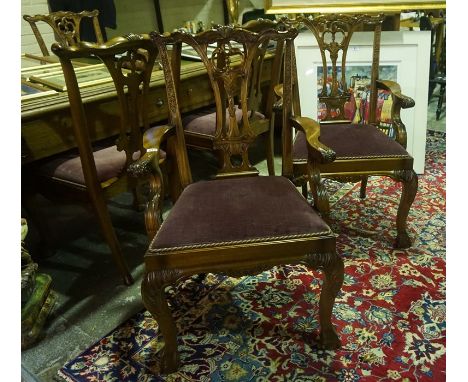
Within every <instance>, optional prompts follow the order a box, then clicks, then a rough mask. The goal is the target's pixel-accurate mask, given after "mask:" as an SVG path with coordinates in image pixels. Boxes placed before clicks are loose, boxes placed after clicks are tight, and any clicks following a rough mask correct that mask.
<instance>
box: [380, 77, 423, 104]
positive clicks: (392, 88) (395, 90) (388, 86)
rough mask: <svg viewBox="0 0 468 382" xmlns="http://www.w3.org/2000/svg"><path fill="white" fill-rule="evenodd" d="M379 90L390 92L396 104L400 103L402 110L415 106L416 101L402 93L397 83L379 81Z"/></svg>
mask: <svg viewBox="0 0 468 382" xmlns="http://www.w3.org/2000/svg"><path fill="white" fill-rule="evenodd" d="M377 89H381V90H388V91H389V92H390V93H392V96H393V100H394V102H399V103H400V105H401V108H402V109H408V108H410V107H413V106H414V105H415V102H414V99H412V98H411V97H408V96H406V95H404V94H402V93H401V88H400V85H399V84H398V83H396V82H395V81H389V80H377Z"/></svg>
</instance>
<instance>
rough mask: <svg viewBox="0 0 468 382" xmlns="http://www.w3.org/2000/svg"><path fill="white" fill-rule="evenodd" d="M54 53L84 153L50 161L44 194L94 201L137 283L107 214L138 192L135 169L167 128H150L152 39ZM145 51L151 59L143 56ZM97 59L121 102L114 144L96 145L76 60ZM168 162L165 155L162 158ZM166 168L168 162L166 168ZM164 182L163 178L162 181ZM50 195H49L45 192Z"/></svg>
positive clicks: (125, 273)
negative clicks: (110, 202) (111, 201)
mask: <svg viewBox="0 0 468 382" xmlns="http://www.w3.org/2000/svg"><path fill="white" fill-rule="evenodd" d="M52 51H53V52H54V53H55V54H56V55H57V56H58V57H59V59H60V62H61V65H62V70H63V73H64V76H65V82H66V87H67V92H68V98H69V102H70V110H71V117H72V122H73V132H74V136H75V140H76V144H77V146H78V150H79V154H77V153H75V152H74V151H73V152H67V153H64V154H59V155H58V156H56V157H54V158H50V159H48V160H47V161H46V162H45V163H43V164H41V166H40V168H39V169H38V174H39V178H38V180H39V181H40V184H41V186H42V188H41V189H42V190H43V192H45V191H47V192H48V193H49V194H50V195H53V196H59V197H61V198H64V197H67V198H70V197H71V198H73V200H79V199H82V197H83V196H85V197H86V199H88V200H89V199H90V201H91V204H92V206H93V208H94V211H95V214H96V216H97V218H98V221H99V224H100V227H101V230H102V233H103V235H104V237H105V240H106V241H107V244H108V245H109V247H110V249H111V252H112V255H113V257H114V260H115V262H116V263H117V266H118V268H119V271H120V273H121V275H122V277H123V280H124V282H125V284H127V285H129V284H131V283H132V282H133V280H132V276H131V274H130V272H129V270H128V267H127V265H126V262H125V260H124V257H123V255H122V250H121V247H120V244H119V241H118V239H117V236H116V233H115V230H114V227H113V225H112V221H111V218H110V215H109V211H108V209H107V205H106V200H107V199H108V198H110V197H113V196H115V195H117V194H119V193H121V192H124V191H127V190H134V189H135V188H136V183H137V181H139V179H138V178H137V177H136V176H131V174H128V171H127V168H128V167H129V166H130V165H131V166H132V168H133V170H134V172H135V174H133V175H141V174H143V173H144V174H145V175H148V176H150V175H151V174H150V173H145V172H144V171H143V170H144V168H145V165H144V163H146V161H151V158H152V157H153V156H154V154H153V153H152V152H151V150H147V148H149V147H151V144H152V141H153V140H154V139H157V137H158V136H159V135H160V134H164V132H165V128H164V127H153V128H149V122H148V118H147V115H148V109H149V107H148V106H149V105H148V92H149V82H150V79H151V74H152V70H153V66H154V62H155V59H156V53H157V52H156V49H155V47H154V45H153V44H152V42H151V40H150V39H149V36H148V35H128V36H125V37H116V38H114V39H112V40H109V41H108V42H106V43H104V44H101V45H99V44H95V43H88V42H81V43H78V44H77V45H74V46H66V45H60V44H57V43H54V44H53V45H52ZM143 52H144V53H145V54H143ZM85 57H94V58H98V59H100V60H101V61H102V62H103V64H104V66H105V67H106V68H107V70H108V71H109V76H110V78H111V84H112V85H110V86H109V91H115V92H116V93H117V98H118V105H119V107H118V113H117V115H113V114H112V111H110V113H109V118H108V120H107V123H114V124H116V125H117V126H119V127H118V131H119V134H118V138H117V140H116V143H115V144H114V145H106V146H104V145H101V146H99V142H97V143H96V142H92V141H91V137H90V136H91V134H90V131H89V130H88V129H92V128H93V126H89V124H88V121H87V117H86V105H85V104H84V102H83V98H82V94H81V92H80V91H81V89H80V87H79V84H78V81H77V74H76V73H75V67H74V66H73V64H72V60H74V59H77V58H85ZM160 157H161V162H163V161H164V157H165V153H163V155H161V156H160ZM162 164H163V163H162ZM158 180H159V177H158ZM44 190H45V191H44Z"/></svg>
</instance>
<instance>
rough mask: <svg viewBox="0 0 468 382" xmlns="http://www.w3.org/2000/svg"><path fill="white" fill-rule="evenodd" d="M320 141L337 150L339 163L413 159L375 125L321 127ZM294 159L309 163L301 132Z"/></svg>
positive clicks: (297, 138) (332, 125)
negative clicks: (356, 160)
mask: <svg viewBox="0 0 468 382" xmlns="http://www.w3.org/2000/svg"><path fill="white" fill-rule="evenodd" d="M319 140H320V142H322V143H323V144H324V145H326V146H328V147H330V148H331V149H332V150H333V151H335V153H336V159H338V160H339V159H350V158H353V159H364V158H369V159H370V158H377V157H378V158H383V157H389V158H398V157H401V158H409V157H410V155H409V154H408V153H407V151H406V150H405V149H404V148H403V147H402V146H401V145H400V144H399V143H398V142H396V141H395V140H393V139H391V138H389V137H388V136H386V135H385V134H384V133H382V132H381V131H380V130H379V129H378V128H376V127H374V126H372V125H355V124H353V125H347V124H336V125H335V124H331V125H321V126H320V139H319ZM293 160H294V161H307V142H306V139H305V134H304V133H303V132H302V131H299V132H298V133H297V134H296V137H295V140H294V146H293Z"/></svg>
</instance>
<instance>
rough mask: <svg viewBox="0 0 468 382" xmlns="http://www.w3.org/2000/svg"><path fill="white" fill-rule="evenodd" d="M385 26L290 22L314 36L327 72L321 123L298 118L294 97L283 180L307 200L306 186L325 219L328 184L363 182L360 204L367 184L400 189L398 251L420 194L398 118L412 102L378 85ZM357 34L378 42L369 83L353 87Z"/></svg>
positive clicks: (352, 21) (332, 20) (357, 19)
mask: <svg viewBox="0 0 468 382" xmlns="http://www.w3.org/2000/svg"><path fill="white" fill-rule="evenodd" d="M382 21H383V16H379V15H374V16H369V15H357V16H355V15H336V14H327V15H319V16H315V17H313V18H312V17H305V16H299V17H297V18H296V19H295V20H294V21H292V23H293V24H294V25H297V24H300V25H303V26H306V27H307V28H308V29H309V30H310V31H312V33H313V35H314V36H315V38H316V39H317V42H318V45H319V48H320V53H321V57H322V63H323V64H322V72H321V73H322V76H321V77H319V79H318V83H319V85H320V86H319V90H318V101H319V105H318V110H319V113H318V114H319V116H318V119H319V122H317V121H315V120H313V119H310V118H305V117H301V116H300V105H299V100H298V99H297V96H296V97H295V99H294V101H295V107H294V108H293V109H294V113H292V114H291V118H290V119H289V120H288V123H289V126H290V129H286V131H287V134H288V137H287V138H286V140H285V141H284V142H285V143H286V147H284V148H283V150H284V153H285V155H286V156H291V157H292V161H290V160H288V159H286V162H285V165H284V166H283V175H285V176H287V177H289V178H291V179H293V181H294V183H295V184H296V185H298V186H302V187H303V193H304V194H305V195H306V194H307V183H309V185H310V190H311V193H312V196H313V200H314V205H315V208H316V209H318V210H319V211H320V212H321V213H322V214H323V216H324V217H327V216H328V214H329V212H330V205H329V200H328V194H327V190H326V187H325V185H324V182H323V178H332V179H335V180H338V181H346V182H348V181H354V182H359V181H361V190H360V197H361V198H365V196H366V184H367V178H368V176H387V177H390V178H392V179H394V180H395V181H397V182H399V183H401V184H402V194H401V199H400V204H399V207H398V212H397V217H396V228H397V235H396V239H395V242H394V246H395V247H397V248H407V247H409V246H411V239H410V237H409V235H408V232H407V217H408V213H409V210H410V207H411V204H412V202H413V200H414V198H415V195H416V192H417V187H418V177H417V175H416V173H415V172H414V170H413V158H412V157H411V155H410V154H409V153H408V152H407V151H406V137H407V133H406V128H405V125H404V124H403V122H402V120H401V118H400V110H401V109H402V108H409V107H412V106H414V101H413V100H412V99H411V98H409V97H406V96H404V95H403V94H402V93H401V89H400V86H399V85H398V84H397V83H395V82H393V81H388V80H379V53H380V34H381V27H382ZM286 22H288V23H291V21H286ZM363 26H364V27H363ZM357 28H364V29H366V30H369V29H370V30H371V31H372V32H367V33H373V36H374V43H373V53H372V57H370V59H372V67H371V76H370V78H362V77H363V76H362V77H360V78H359V77H357V78H356V77H354V78H348V80H352V81H350V82H348V81H347V78H346V76H348V75H349V73H348V72H347V71H346V58H347V52H348V48H349V43H350V40H351V37H352V35H353V32H354V31H355V30H356V29H357ZM293 72H294V76H293V77H294V81H293V83H292V86H293V87H294V90H293V94H296V95H297V94H298V93H297V88H296V86H297V76H296V72H295V69H294V68H293ZM352 74H354V73H352ZM301 86H302V85H301ZM279 90H281V89H279ZM278 93H279V95H280V96H281V92H280V91H278ZM384 114H385V116H384ZM292 128H295V129H296V130H295V131H296V132H297V133H296V134H293V132H292V131H291V129H292Z"/></svg>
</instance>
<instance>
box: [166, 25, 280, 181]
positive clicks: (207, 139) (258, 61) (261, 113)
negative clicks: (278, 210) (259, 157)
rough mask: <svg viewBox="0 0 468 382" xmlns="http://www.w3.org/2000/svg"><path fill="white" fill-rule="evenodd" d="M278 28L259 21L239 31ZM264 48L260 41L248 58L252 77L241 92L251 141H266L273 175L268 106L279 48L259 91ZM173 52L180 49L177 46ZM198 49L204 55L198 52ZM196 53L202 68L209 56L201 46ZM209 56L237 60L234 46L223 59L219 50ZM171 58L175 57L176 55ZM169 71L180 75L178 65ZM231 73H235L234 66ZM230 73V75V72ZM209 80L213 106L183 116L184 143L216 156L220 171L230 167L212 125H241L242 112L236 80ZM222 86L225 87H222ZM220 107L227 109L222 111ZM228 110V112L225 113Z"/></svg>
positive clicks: (277, 72)
mask: <svg viewBox="0 0 468 382" xmlns="http://www.w3.org/2000/svg"><path fill="white" fill-rule="evenodd" d="M278 26H279V25H278V24H277V23H276V22H274V21H272V20H264V19H259V20H255V21H250V22H248V23H246V24H245V25H244V26H243V28H244V29H247V30H250V31H252V32H260V31H262V30H268V29H275V28H277V27H278ZM268 45H269V41H264V42H263V43H262V46H260V47H258V49H256V55H255V57H252V60H253V61H252V62H253V66H252V69H251V71H250V73H249V76H252V78H251V79H250V80H249V88H247V89H244V94H243V95H242V97H246V98H247V103H248V105H249V110H250V111H251V115H249V116H248V118H249V119H250V129H251V134H252V138H256V137H257V136H259V135H262V136H264V137H265V138H266V158H267V166H268V173H269V174H270V175H274V173H275V170H274V113H273V112H272V103H273V101H274V97H273V94H274V93H273V88H274V85H275V84H276V83H278V80H279V75H280V67H281V59H282V57H281V48H282V47H281V46H278V47H277V49H276V51H275V55H274V58H273V59H272V61H273V62H272V64H271V65H272V71H271V79H270V81H269V83H268V85H267V86H265V87H264V88H263V89H262V68H263V66H264V65H265V57H266V55H267V54H268V51H267V48H268ZM177 49H180V47H178V48H177ZM202 50H203V51H204V53H201V51H202ZM197 53H198V54H199V56H200V58H201V60H202V61H203V63H204V64H205V67H206V60H209V59H210V54H209V53H208V52H207V51H206V49H205V47H203V48H202V47H201V46H200V48H199V49H198V51H197ZM213 54H214V55H217V57H216V59H217V60H218V61H219V63H220V65H222V62H223V60H224V59H228V60H232V61H234V62H238V61H239V56H238V55H237V54H236V47H235V46H231V50H230V52H229V53H227V55H226V56H223V54H224V53H222V52H220V51H219V49H215V51H214V52H213ZM175 56H176V57H179V56H178V55H177V54H176V55H175ZM173 69H174V75H175V76H176V78H178V76H179V75H180V63H175V64H173ZM213 70H214V69H213ZM232 70H233V71H234V70H235V69H234V67H233V69H232ZM233 71H232V72H231V73H234V72H233ZM210 81H211V88H212V90H213V94H214V98H215V103H216V106H215V108H206V109H203V110H199V111H197V112H195V113H190V114H187V115H185V116H184V118H183V120H182V122H183V125H184V129H185V136H186V143H187V145H188V146H190V147H194V148H197V149H202V150H210V151H213V152H214V153H215V154H216V155H217V156H218V161H219V166H220V167H221V168H224V167H225V168H229V167H230V164H229V163H228V162H227V158H226V157H225V156H224V154H223V151H222V150H220V148H219V147H218V146H216V144H217V143H216V142H217V137H215V126H216V124H217V123H218V122H219V121H220V120H221V119H224V120H226V123H227V124H229V123H230V120H231V119H232V118H236V119H237V123H238V124H239V125H241V124H242V122H241V121H240V118H241V114H242V113H241V111H240V110H239V107H240V104H239V103H240V102H242V100H240V99H239V97H240V93H239V92H240V88H239V87H238V83H237V80H236V81H235V82H233V83H232V84H228V83H227V82H223V80H221V79H220V77H219V74H216V73H215V71H214V74H213V75H212V76H211V77H210ZM226 86H227V87H228V88H226ZM265 89H266V90H265ZM262 90H263V92H262ZM226 91H229V94H230V95H229V97H228V98H226V94H227V92H226ZM229 102H231V103H233V105H235V107H234V109H232V107H231V108H230V109H229V107H230V106H229V105H228V103H229ZM223 107H224V108H226V109H227V110H222V109H223ZM229 110H231V112H229ZM226 113H228V115H226ZM229 113H231V114H229ZM232 113H234V114H232ZM232 120H233V119H232ZM218 144H219V142H218Z"/></svg>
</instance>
